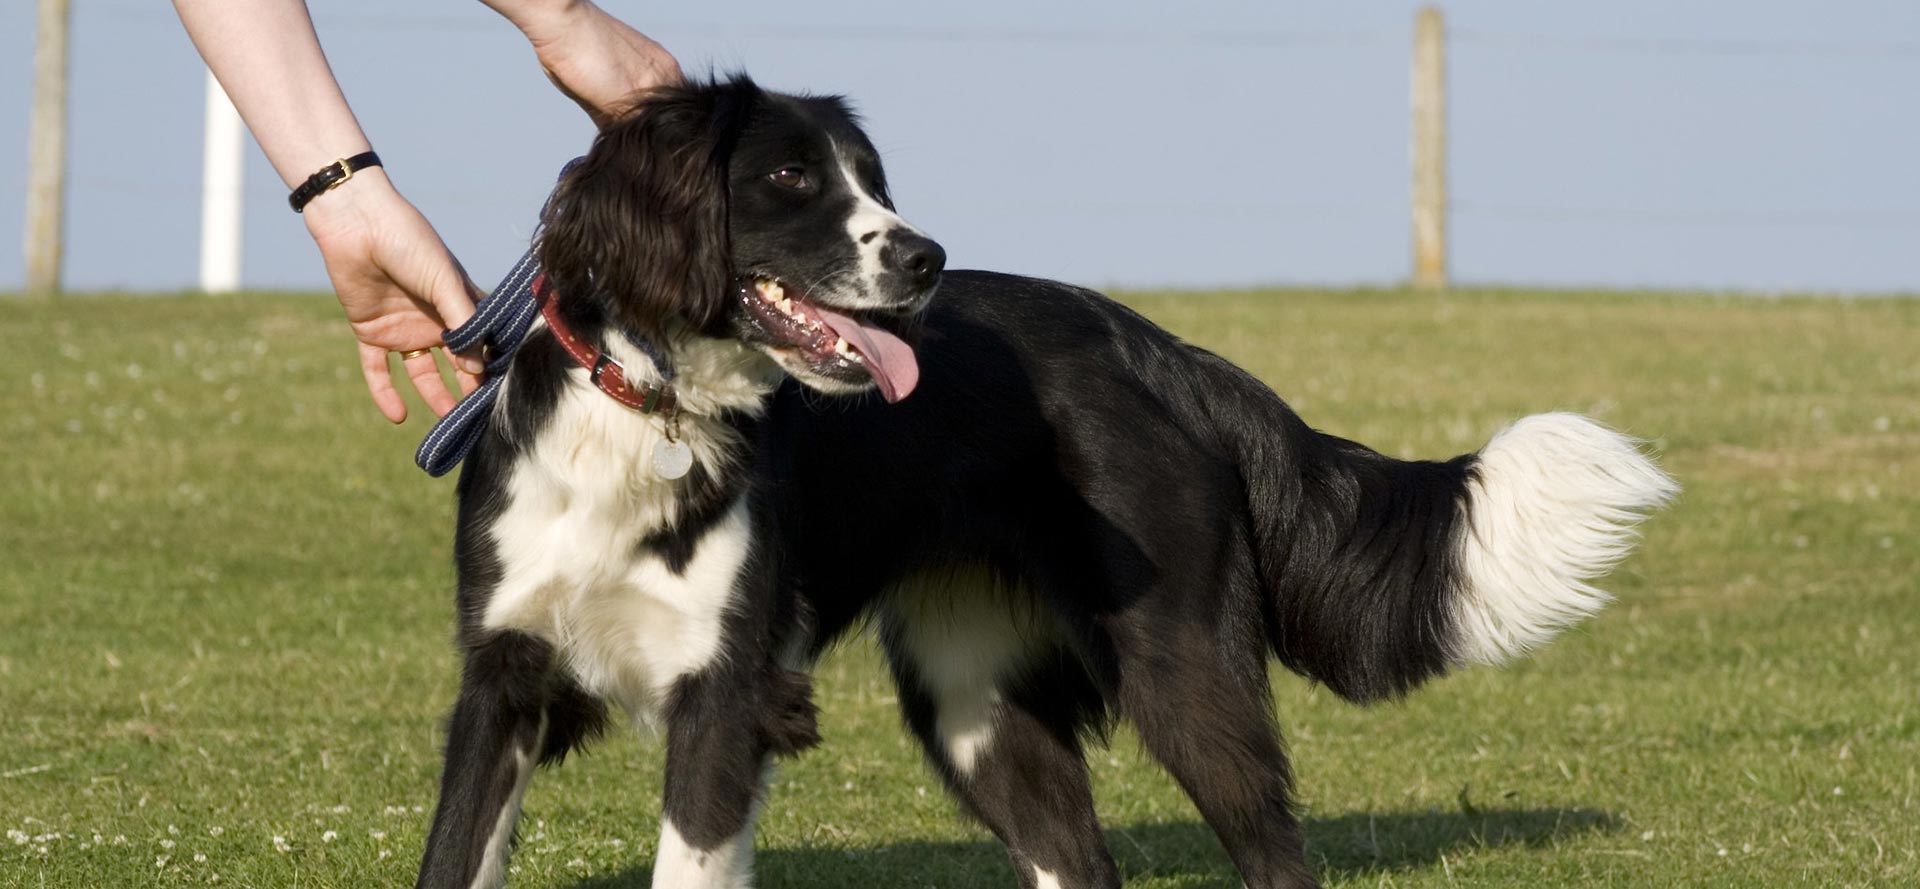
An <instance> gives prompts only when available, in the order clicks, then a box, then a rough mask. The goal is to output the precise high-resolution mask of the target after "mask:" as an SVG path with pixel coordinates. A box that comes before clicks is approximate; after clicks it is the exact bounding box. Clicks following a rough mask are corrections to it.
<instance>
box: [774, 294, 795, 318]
mask: <svg viewBox="0 0 1920 889" xmlns="http://www.w3.org/2000/svg"><path fill="white" fill-rule="evenodd" d="M774 306H775V307H776V308H778V309H779V310H780V311H781V313H783V314H787V315H791V314H793V300H790V299H786V298H784V297H783V298H781V299H780V300H778V301H776V302H774Z"/></svg>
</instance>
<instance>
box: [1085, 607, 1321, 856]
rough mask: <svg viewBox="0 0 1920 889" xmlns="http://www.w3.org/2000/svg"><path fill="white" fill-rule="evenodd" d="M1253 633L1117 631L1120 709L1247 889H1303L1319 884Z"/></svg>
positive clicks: (1176, 625) (1148, 626)
mask: <svg viewBox="0 0 1920 889" xmlns="http://www.w3.org/2000/svg"><path fill="white" fill-rule="evenodd" d="M1171 598H1172V597H1171V594H1169V596H1168V597H1166V599H1171ZM1166 599H1163V601H1164V600H1166ZM1189 601H1194V600H1192V599H1190V600H1189ZM1254 633H1257V625H1256V627H1254V628H1253V630H1252V632H1249V633H1236V632H1234V629H1233V628H1230V627H1223V626H1215V625H1213V624H1212V623H1208V622H1202V621H1194V620H1188V621H1177V620H1175V619H1171V618H1168V617H1167V616H1164V615H1163V616H1161V617H1159V618H1156V619H1153V620H1147V621H1140V622H1139V623H1138V624H1137V625H1134V626H1132V627H1130V628H1127V627H1122V628H1116V632H1114V634H1113V637H1114V650H1115V654H1116V655H1117V661H1118V668H1119V669H1118V678H1119V700H1120V707H1121V711H1122V712H1123V713H1124V714H1125V715H1126V716H1127V717H1128V719H1129V720H1130V721H1132V723H1133V724H1134V727H1135V728H1136V729H1137V730H1138V731H1139V734H1140V740H1141V741H1142V742H1143V743H1144V744H1145V746H1146V748H1147V750H1148V752H1150V753H1151V754H1152V755H1153V756H1154V758H1155V759H1157V760H1159V761H1160V764H1161V765H1162V766H1164V767H1165V768H1166V769H1167V771H1168V772H1169V773H1171V774H1172V775H1173V778H1174V780H1175V781H1178V782H1179V784H1180V786H1181V787H1182V788H1183V789H1185V790H1186V792H1187V796H1188V797H1190V798H1191V799H1192V800H1193V802H1194V805H1195V806H1197V807H1198V808H1199V810H1200V814H1201V816H1202V817H1204V818H1205V819H1206V821H1207V824H1208V826H1210V827H1212V828H1213V831H1214V833H1215V835H1217V836H1218V837H1219V838H1220V842H1221V845H1223V846H1225V847H1226V850H1227V855H1228V856H1229V857H1231V858H1232V859H1233V863H1234V866H1235V867H1236V868H1238V869H1239V871H1240V876H1241V879H1243V880H1244V881H1245V883H1246V886H1247V887H1248V889H1283V887H1284V889H1305V887H1313V886H1318V885H1319V884H1318V883H1317V882H1315V880H1314V878H1313V874H1312V872H1311V871H1310V870H1309V869H1308V868H1307V863H1306V851H1305V847H1304V841H1303V837H1302V834H1301V831H1300V825H1299V822H1298V821H1297V820H1295V818H1294V816H1293V812H1292V809H1291V804H1290V802H1289V793H1290V791H1291V788H1292V777H1291V774H1290V772H1289V770H1288V767H1287V757H1286V754H1285V752H1283V751H1282V749H1281V746H1280V739H1279V733H1278V731H1277V729H1276V728H1275V726H1274V724H1273V714H1272V705H1271V703H1270V701H1271V698H1270V691H1269V688H1268V685H1267V678H1266V662H1265V658H1264V653H1265V652H1264V649H1263V648H1262V647H1261V646H1262V643H1261V641H1260V640H1259V639H1258V638H1257V636H1255V635H1254ZM1240 637H1244V638H1240Z"/></svg>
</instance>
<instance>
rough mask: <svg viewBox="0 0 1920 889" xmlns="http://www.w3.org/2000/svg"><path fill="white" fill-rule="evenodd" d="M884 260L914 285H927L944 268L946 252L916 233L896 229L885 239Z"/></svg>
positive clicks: (931, 282) (938, 277) (928, 285)
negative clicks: (896, 230)
mask: <svg viewBox="0 0 1920 889" xmlns="http://www.w3.org/2000/svg"><path fill="white" fill-rule="evenodd" d="M885 258H886V263H887V265H888V266H889V267H890V268H891V269H892V270H893V271H896V272H899V273H901V274H903V275H905V276H907V279H908V280H909V281H911V282H913V284H914V286H916V287H923V288H924V287H930V286H932V285H933V283H934V282H935V281H937V280H939V279H940V271H941V270H942V269H944V268H946V267H947V251H946V250H944V249H942V248H941V246H940V245H939V243H937V242H935V241H934V240H933V239H932V238H929V237H927V236H926V235H923V234H920V233H919V232H911V231H909V232H895V233H894V234H893V235H892V236H890V237H888V238H887V248H886V257H885Z"/></svg>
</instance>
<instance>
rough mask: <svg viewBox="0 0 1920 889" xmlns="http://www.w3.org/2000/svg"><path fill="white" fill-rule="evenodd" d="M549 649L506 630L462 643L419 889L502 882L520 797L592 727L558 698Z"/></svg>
mask: <svg viewBox="0 0 1920 889" xmlns="http://www.w3.org/2000/svg"><path fill="white" fill-rule="evenodd" d="M552 660H553V649H552V647H551V646H549V645H547V644H546V643H544V642H541V641H539V640H537V639H534V638H533V637H531V636H527V635H525V634H521V633H514V632H502V633H493V634H490V635H489V636H487V637H486V638H484V639H482V640H480V641H479V642H478V643H477V644H473V645H470V646H469V647H468V649H467V656H466V665H465V667H464V669H463V670H462V673H461V680H460V699H459V702H458V703H456V704H455V705H454V709H453V718H452V719H451V720H450V721H449V723H448V726H447V750H446V762H445V767H444V770H443V772H442V775H441V779H440V802H439V804H438V805H437V806H436V807H435V809H434V813H433V826H432V828H431V829H430V830H429V831H428V834H427V848H426V853H425V855H424V856H423V858H422V860H421V864H420V878H419V881H418V882H417V884H416V885H417V886H420V887H434V889H453V887H459V889H471V887H494V886H499V885H501V883H503V882H504V881H505V879H506V870H507V854H508V852H509V851H510V850H509V847H510V846H511V844H512V841H513V829H514V822H515V821H516V820H517V819H518V817H519V815H520V799H521V797H522V795H523V794H525V793H526V789H527V782H528V781H529V779H531V778H532V776H533V770H534V768H535V767H536V766H537V765H539V764H540V762H541V761H542V760H543V759H547V758H551V757H553V756H556V755H558V754H559V753H563V752H564V751H565V749H566V747H568V746H571V745H572V744H573V743H574V742H575V741H577V740H579V738H580V737H581V736H582V734H583V733H584V732H588V731H591V730H592V727H593V726H595V725H597V722H598V719H599V716H598V713H599V712H600V711H599V710H598V705H597V703H594V702H592V701H588V700H574V697H577V696H578V693H577V692H575V693H574V696H568V697H566V698H565V701H564V702H563V703H566V706H564V707H556V708H555V709H554V712H553V714H552V718H551V719H550V718H549V714H548V706H549V704H550V703H554V702H555V701H556V700H557V699H556V698H555V696H554V693H553V692H554V689H553V680H552V679H551V678H550V676H549V671H550V669H551V664H552Z"/></svg>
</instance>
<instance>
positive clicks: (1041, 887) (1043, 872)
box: [1033, 867, 1060, 889]
mask: <svg viewBox="0 0 1920 889" xmlns="http://www.w3.org/2000/svg"><path fill="white" fill-rule="evenodd" d="M1033 889H1060V878H1059V877H1057V876H1054V873H1053V871H1050V870H1047V869H1046V868H1044V867H1035V868H1034V869H1033Z"/></svg>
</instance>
